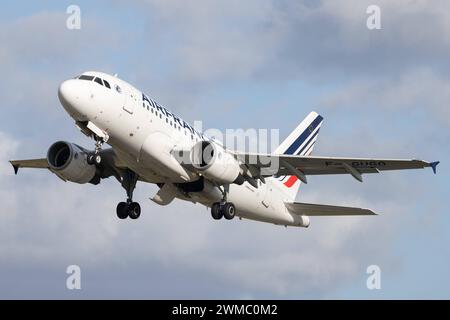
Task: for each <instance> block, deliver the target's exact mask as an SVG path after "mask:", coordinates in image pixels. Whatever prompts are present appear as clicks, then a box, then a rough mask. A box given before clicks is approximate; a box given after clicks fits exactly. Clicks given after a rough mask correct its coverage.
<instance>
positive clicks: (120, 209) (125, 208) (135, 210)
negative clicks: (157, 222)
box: [117, 202, 141, 220]
mask: <svg viewBox="0 0 450 320" xmlns="http://www.w3.org/2000/svg"><path fill="white" fill-rule="evenodd" d="M140 215H141V206H140V205H139V203H137V202H130V203H128V202H119V204H118V205H117V217H118V218H119V219H121V220H123V219H126V218H128V217H130V219H133V220H135V219H137V218H139V217H140Z"/></svg>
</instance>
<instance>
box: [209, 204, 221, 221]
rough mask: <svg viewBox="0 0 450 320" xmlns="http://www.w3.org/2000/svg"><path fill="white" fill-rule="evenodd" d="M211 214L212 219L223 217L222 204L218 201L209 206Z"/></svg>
mask: <svg viewBox="0 0 450 320" xmlns="http://www.w3.org/2000/svg"><path fill="white" fill-rule="evenodd" d="M211 216H212V217H213V219H214V220H220V219H222V217H223V212H222V206H221V205H220V203H218V202H215V203H213V205H212V207H211Z"/></svg>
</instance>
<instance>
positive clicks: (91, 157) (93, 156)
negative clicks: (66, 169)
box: [87, 153, 102, 165]
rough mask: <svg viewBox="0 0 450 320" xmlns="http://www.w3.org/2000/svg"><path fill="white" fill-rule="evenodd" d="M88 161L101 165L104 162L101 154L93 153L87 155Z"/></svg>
mask: <svg viewBox="0 0 450 320" xmlns="http://www.w3.org/2000/svg"><path fill="white" fill-rule="evenodd" d="M87 163H88V164H91V165H92V164H96V165H99V164H100V163H102V156H101V155H99V154H95V153H91V154H89V155H88V157H87Z"/></svg>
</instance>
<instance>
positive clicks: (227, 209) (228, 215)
mask: <svg viewBox="0 0 450 320" xmlns="http://www.w3.org/2000/svg"><path fill="white" fill-rule="evenodd" d="M221 211H222V212H223V216H224V217H225V219H227V220H231V219H233V218H234V216H235V215H236V208H235V207H234V204H232V203H231V202H227V203H225V204H224V205H223V206H222V210H221Z"/></svg>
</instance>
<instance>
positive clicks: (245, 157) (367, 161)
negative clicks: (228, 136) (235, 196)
mask: <svg viewBox="0 0 450 320" xmlns="http://www.w3.org/2000/svg"><path fill="white" fill-rule="evenodd" d="M235 156H236V158H237V159H239V160H240V161H241V163H243V164H245V165H246V166H252V167H254V168H256V169H257V170H259V171H260V174H261V176H263V177H268V176H272V175H275V176H283V175H294V176H297V177H298V178H299V179H300V180H301V181H303V182H305V183H306V176H307V175H326V174H350V175H352V176H353V177H354V178H355V179H357V180H358V181H361V182H362V174H363V173H378V172H380V171H384V170H404V169H422V168H426V167H431V168H432V169H433V172H434V173H436V166H437V165H438V164H439V161H436V162H426V161H423V160H405V159H374V158H339V157H310V156H298V155H288V154H280V155H276V154H271V155H267V154H266V155H264V154H242V153H235Z"/></svg>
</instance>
